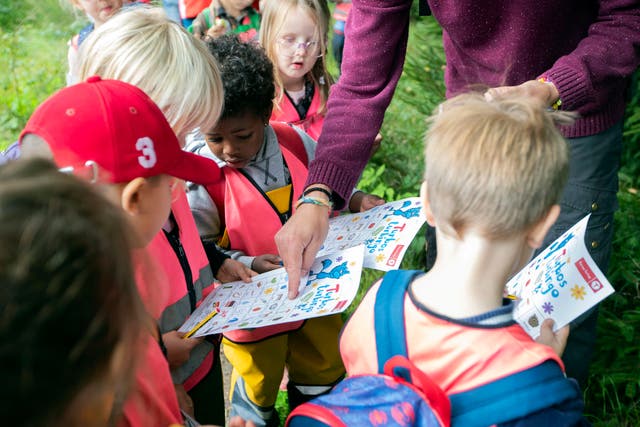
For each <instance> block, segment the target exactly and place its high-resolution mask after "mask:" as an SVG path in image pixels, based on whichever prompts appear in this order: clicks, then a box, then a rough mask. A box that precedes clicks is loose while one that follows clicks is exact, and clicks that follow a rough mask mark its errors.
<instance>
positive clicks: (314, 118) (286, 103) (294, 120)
mask: <svg viewBox="0 0 640 427" xmlns="http://www.w3.org/2000/svg"><path fill="white" fill-rule="evenodd" d="M320 101H321V99H320V88H319V87H318V86H315V87H314V90H313V98H312V99H311V105H310V106H309V111H307V117H305V118H304V119H300V115H298V110H296V107H295V106H294V105H293V104H292V103H291V100H290V99H289V97H287V96H283V97H282V101H280V105H278V106H277V107H276V108H274V109H273V112H272V113H271V120H272V121H276V122H285V123H289V124H291V125H294V126H298V127H299V128H301V129H302V130H304V131H305V132H307V133H308V134H309V136H310V137H311V138H313V139H314V140H316V141H317V140H318V138H319V137H320V132H322V124H323V123H324V115H322V114H319V113H318V110H319V109H320Z"/></svg>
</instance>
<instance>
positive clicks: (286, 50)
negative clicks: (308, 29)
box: [276, 37, 322, 58]
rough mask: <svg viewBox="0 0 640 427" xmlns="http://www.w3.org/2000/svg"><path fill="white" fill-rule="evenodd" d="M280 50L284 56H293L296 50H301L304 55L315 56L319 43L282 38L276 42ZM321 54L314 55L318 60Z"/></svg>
mask: <svg viewBox="0 0 640 427" xmlns="http://www.w3.org/2000/svg"><path fill="white" fill-rule="evenodd" d="M276 42H277V43H278V45H279V46H280V49H281V50H282V53H283V54H284V55H286V56H295V54H296V52H297V51H298V49H302V50H304V51H305V53H306V54H310V55H311V54H315V53H318V50H319V49H320V42H318V41H316V40H312V41H308V42H301V41H298V40H297V39H294V38H291V37H283V38H280V39H278V40H277V41H276ZM321 56H322V53H318V54H317V55H316V57H317V58H320V57H321Z"/></svg>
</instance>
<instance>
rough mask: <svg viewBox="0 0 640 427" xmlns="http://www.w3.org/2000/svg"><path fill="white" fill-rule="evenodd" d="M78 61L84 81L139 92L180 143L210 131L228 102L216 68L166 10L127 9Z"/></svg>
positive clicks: (82, 51) (92, 40)
mask: <svg viewBox="0 0 640 427" xmlns="http://www.w3.org/2000/svg"><path fill="white" fill-rule="evenodd" d="M80 55H81V58H80V61H81V65H80V79H81V81H82V80H85V79H86V78H87V77H89V76H92V75H100V76H102V78H105V79H115V80H121V81H124V82H127V83H130V84H133V85H135V86H138V87H139V88H140V89H142V90H143V91H145V92H146V93H147V95H149V97H150V98H151V99H152V100H153V101H154V102H155V103H156V104H157V105H158V106H159V107H160V109H161V110H162V111H163V112H164V115H165V116H166V118H167V121H168V122H169V124H171V127H172V128H173V130H174V132H175V133H176V134H177V135H178V136H179V137H180V138H182V137H183V136H184V135H186V133H188V132H190V131H192V130H193V129H195V128H198V127H201V128H203V129H209V128H210V127H211V126H213V125H214V124H215V123H216V122H217V120H218V117H219V116H220V113H221V111H222V104H223V99H224V97H223V91H222V81H221V79H220V70H219V69H218V64H217V62H216V61H215V59H214V58H213V57H212V56H211V54H210V53H209V51H208V50H207V48H206V46H205V45H204V44H203V43H202V42H201V41H200V40H196V39H195V38H194V37H193V36H192V35H190V34H189V33H188V32H187V31H186V30H185V29H184V28H182V27H181V26H180V25H178V24H176V23H174V22H172V21H171V20H169V18H167V16H166V14H165V12H164V11H163V10H162V8H158V7H142V6H138V7H132V8H127V9H123V10H122V11H120V12H118V13H117V14H116V15H114V16H113V17H112V18H111V19H109V21H107V22H106V23H105V24H104V25H102V26H100V28H98V29H97V30H95V31H94V32H93V33H92V34H91V35H90V36H89V37H88V38H87V40H86V41H85V42H84V43H83V44H82V46H81V49H80ZM181 142H183V141H182V140H181Z"/></svg>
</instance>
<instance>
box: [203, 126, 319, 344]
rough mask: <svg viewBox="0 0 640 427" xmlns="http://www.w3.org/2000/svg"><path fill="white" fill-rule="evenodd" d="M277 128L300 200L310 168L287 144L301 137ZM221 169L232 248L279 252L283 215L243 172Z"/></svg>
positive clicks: (249, 332)
mask: <svg viewBox="0 0 640 427" xmlns="http://www.w3.org/2000/svg"><path fill="white" fill-rule="evenodd" d="M274 130H276V136H277V138H278V141H279V144H278V145H279V147H280V150H281V151H282V155H283V157H284V160H285V162H286V163H287V166H288V168H289V173H290V174H291V183H292V185H293V197H292V200H297V199H298V198H299V197H300V194H301V192H302V190H303V189H304V184H305V181H306V179H307V174H308V169H307V165H306V164H304V163H303V162H302V161H301V160H300V159H299V158H298V157H296V155H295V154H293V150H289V149H288V148H286V146H290V145H293V144H299V145H303V143H302V139H301V138H300V136H299V135H298V133H297V132H295V131H294V132H292V133H291V135H292V136H295V137H296V139H297V141H287V142H286V143H283V142H282V141H281V139H282V138H286V137H288V136H285V134H284V133H283V132H278V131H277V127H274ZM286 135H289V133H287V134H286ZM222 170H223V171H224V173H225V180H226V183H225V185H226V187H225V191H224V212H225V226H226V229H227V233H228V236H229V241H230V244H231V248H232V249H237V250H241V251H242V252H244V253H245V254H247V255H249V256H257V255H262V254H277V253H278V248H277V247H276V244H275V241H274V236H275V234H276V233H277V232H278V231H279V230H280V228H282V222H281V220H280V215H279V214H278V213H277V212H276V211H275V210H274V208H273V207H272V205H271V204H270V203H269V201H267V200H266V199H265V197H264V196H263V193H262V192H261V191H260V190H258V189H257V188H256V187H255V186H254V185H253V184H252V183H251V182H250V181H249V180H248V179H247V178H246V177H245V176H244V175H243V174H242V173H241V172H239V171H237V170H235V169H232V168H222ZM208 190H209V188H208ZM209 194H210V195H211V196H212V198H213V197H214V195H213V194H212V191H211V190H209ZM214 200H215V199H214ZM292 210H293V208H292ZM302 324H303V322H302V321H297V322H290V323H284V324H281V325H274V326H268V327H264V328H256V329H241V330H237V331H232V332H227V333H225V334H224V336H225V337H226V338H227V339H229V340H231V341H234V342H253V341H259V340H261V339H264V338H267V337H270V336H273V335H276V334H279V333H282V332H287V331H292V330H295V329H299V328H300V327H301V326H302Z"/></svg>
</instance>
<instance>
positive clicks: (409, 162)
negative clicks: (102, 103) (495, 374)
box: [0, 0, 640, 426]
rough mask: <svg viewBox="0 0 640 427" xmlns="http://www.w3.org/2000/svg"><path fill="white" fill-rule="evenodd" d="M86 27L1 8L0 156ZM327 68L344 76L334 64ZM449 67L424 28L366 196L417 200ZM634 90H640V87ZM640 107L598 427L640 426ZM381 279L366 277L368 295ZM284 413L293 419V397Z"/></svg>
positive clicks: (606, 324)
mask: <svg viewBox="0 0 640 427" xmlns="http://www.w3.org/2000/svg"><path fill="white" fill-rule="evenodd" d="M60 1H65V0H60ZM81 25H82V19H78V18H76V16H75V15H74V14H73V13H72V12H71V11H70V10H68V9H63V8H62V7H61V6H60V4H59V3H58V0H41V1H38V0H25V1H24V2H16V1H13V0H0V43H1V44H0V68H1V69H2V70H3V72H2V73H0V149H2V148H4V147H5V146H7V145H8V144H9V143H11V142H13V141H14V140H15V139H16V138H17V137H18V135H19V133H20V130H21V129H22V127H23V126H24V124H25V123H26V120H27V119H28V117H29V115H30V114H31V112H32V111H33V109H34V108H35V107H36V106H37V105H38V104H39V103H40V102H41V101H42V100H43V99H45V98H46V97H47V96H49V95H50V94H51V93H53V92H54V91H55V90H57V89H59V88H61V87H63V86H64V80H65V72H66V67H67V64H66V51H67V47H66V41H67V40H68V39H69V38H70V37H71V36H72V35H73V34H74V33H75V32H76V31H77V30H78V28H79V27H80V26H81ZM328 61H329V66H330V67H331V68H332V69H333V70H334V71H335V63H334V61H333V58H332V57H330V56H329V58H328ZM443 64H444V56H443V53H442V47H441V42H440V30H439V28H438V26H437V24H436V23H435V22H434V21H433V20H432V19H430V18H421V19H420V20H418V21H417V22H416V23H414V25H413V26H412V29H411V34H410V44H409V53H408V55H407V63H406V66H405V72H404V74H403V76H402V78H401V80H400V83H399V85H398V89H397V91H396V96H395V98H394V100H393V102H392V103H391V106H390V108H389V109H388V111H387V113H386V116H385V121H384V124H383V127H382V130H381V133H382V134H383V136H384V140H383V142H382V146H381V148H380V150H379V151H378V152H377V153H376V154H375V155H374V156H373V158H372V159H371V161H370V163H369V165H368V166H367V168H366V170H365V171H364V173H363V176H362V180H361V182H360V184H359V187H360V188H362V189H364V190H367V191H370V192H373V193H376V194H378V195H381V196H383V197H385V198H387V199H389V200H392V199H400V198H403V197H407V196H414V195H417V194H418V189H419V185H420V182H421V177H422V174H423V161H422V138H423V133H424V130H425V128H426V125H425V118H426V116H427V115H428V114H429V113H430V112H431V111H432V110H433V108H434V107H435V106H436V105H437V103H438V102H439V101H441V100H442V99H443V98H444V85H443V82H442V81H443V70H442V66H443ZM633 87H634V88H636V89H637V88H638V82H637V81H636V82H635V83H634V85H633ZM639 97H640V95H639V94H638V92H636V94H635V95H634V97H633V99H632V101H631V102H630V104H629V108H628V111H627V119H626V122H625V135H624V138H625V143H624V154H623V166H622V169H621V171H620V179H621V188H620V192H619V194H618V198H619V201H620V210H619V211H618V213H617V214H616V220H615V227H616V235H615V239H614V248H613V249H614V252H613V258H612V260H611V267H610V271H609V279H610V281H611V282H612V284H613V285H614V287H615V288H616V290H617V292H616V294H614V295H613V296H612V297H610V298H609V299H607V300H606V301H605V302H604V303H603V304H602V305H601V316H600V322H599V325H598V333H599V339H598V349H597V353H596V358H595V360H594V363H593V365H592V371H591V376H590V380H589V385H588V387H587V388H586V389H585V390H584V395H585V402H586V413H587V414H588V416H589V418H590V420H592V421H593V422H594V423H595V424H596V425H597V426H634V425H640V405H639V402H640V375H639V374H638V373H639V372H640V337H639V335H638V334H639V332H637V331H640V233H639V230H640V195H639V192H638V191H639V190H638V189H640V150H638V144H639V143H640V107H639V100H640V99H639ZM418 236H419V237H418V238H417V239H416V240H415V241H414V242H413V244H412V245H411V247H410V249H409V251H408V254H407V256H406V257H405V259H404V261H403V264H402V267H403V268H420V267H421V266H422V264H423V257H424V251H423V246H424V238H423V237H422V232H421V233H419V234H418ZM381 274H382V273H380V272H375V271H370V270H367V271H365V272H364V274H363V280H362V289H361V290H360V295H362V294H363V293H364V292H365V291H366V289H367V288H368V287H369V286H370V285H371V284H372V283H373V282H374V281H375V280H377V279H378V278H379V277H380V276H381ZM352 308H353V306H352ZM352 308H350V310H351V309H352ZM277 405H278V408H279V410H280V411H281V414H282V415H284V414H286V412H287V411H288V406H287V405H286V395H285V394H281V395H280V396H279V398H278V404H277Z"/></svg>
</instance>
